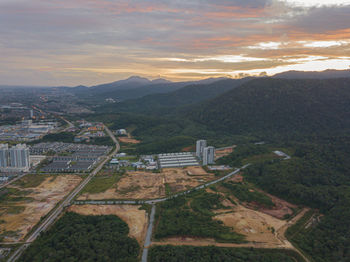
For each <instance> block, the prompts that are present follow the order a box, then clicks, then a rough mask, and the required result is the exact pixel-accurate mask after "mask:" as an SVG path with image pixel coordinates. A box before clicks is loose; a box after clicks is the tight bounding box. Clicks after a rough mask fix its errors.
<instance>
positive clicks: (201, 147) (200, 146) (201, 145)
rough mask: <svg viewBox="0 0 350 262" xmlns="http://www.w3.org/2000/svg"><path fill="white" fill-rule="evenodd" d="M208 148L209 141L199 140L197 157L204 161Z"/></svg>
mask: <svg viewBox="0 0 350 262" xmlns="http://www.w3.org/2000/svg"><path fill="white" fill-rule="evenodd" d="M206 146H207V140H198V141H197V143H196V156H197V157H198V158H199V159H200V160H202V157H203V151H204V148H205V147H206Z"/></svg>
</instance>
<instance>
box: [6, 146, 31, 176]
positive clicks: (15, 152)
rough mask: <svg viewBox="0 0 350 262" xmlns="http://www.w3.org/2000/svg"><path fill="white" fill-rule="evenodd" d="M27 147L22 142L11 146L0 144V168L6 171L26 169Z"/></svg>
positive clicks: (27, 164)
mask: <svg viewBox="0 0 350 262" xmlns="http://www.w3.org/2000/svg"><path fill="white" fill-rule="evenodd" d="M29 167H30V163H29V148H28V147H27V146H26V145H24V144H18V145H16V146H13V147H11V148H9V147H8V145H7V144H2V145H0V170H1V171H3V172H6V171H10V172H11V171H13V172H15V171H28V170H29Z"/></svg>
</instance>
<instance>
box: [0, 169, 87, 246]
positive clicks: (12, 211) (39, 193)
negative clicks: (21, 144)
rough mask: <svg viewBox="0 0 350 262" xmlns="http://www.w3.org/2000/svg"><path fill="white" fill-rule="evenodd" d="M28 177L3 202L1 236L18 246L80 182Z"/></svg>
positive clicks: (70, 178)
mask: <svg viewBox="0 0 350 262" xmlns="http://www.w3.org/2000/svg"><path fill="white" fill-rule="evenodd" d="M30 178H31V176H30V175H28V176H26V177H24V178H23V180H22V179H21V180H19V181H18V182H16V183H15V184H14V185H11V186H8V187H7V188H6V189H5V190H6V191H4V192H5V194H4V195H3V197H2V199H1V202H0V220H1V222H2V223H1V224H0V234H1V237H2V240H3V241H4V242H16V241H21V240H23V239H24V237H25V235H26V234H27V233H28V232H29V231H30V230H31V229H32V228H33V226H35V225H36V224H37V223H38V222H39V220H40V218H41V217H42V216H44V215H46V214H47V213H48V212H49V211H50V210H51V209H52V208H53V207H54V206H55V205H56V204H57V203H58V202H59V201H60V200H62V199H63V198H64V197H65V196H66V195H67V194H68V193H69V192H70V191H71V190H73V189H74V188H75V187H76V186H77V185H78V184H79V183H80V181H81V178H80V177H79V176H76V175H52V176H48V175H33V177H32V178H33V180H32V181H31V180H30Z"/></svg>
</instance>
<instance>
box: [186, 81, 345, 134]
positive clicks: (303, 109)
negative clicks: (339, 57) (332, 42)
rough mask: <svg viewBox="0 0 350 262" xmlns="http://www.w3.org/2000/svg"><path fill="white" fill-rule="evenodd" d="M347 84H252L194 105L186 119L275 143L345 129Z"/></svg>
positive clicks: (321, 82)
mask: <svg viewBox="0 0 350 262" xmlns="http://www.w3.org/2000/svg"><path fill="white" fill-rule="evenodd" d="M349 84H350V79H322V80H319V79H308V80H287V79H271V78H264V79H261V78H260V79H255V80H252V81H249V82H247V83H245V84H243V85H241V86H239V87H237V88H235V89H233V90H231V91H229V92H227V93H225V94H223V95H221V96H219V97H217V98H215V99H212V100H209V101H208V102H205V103H202V104H199V105H195V106H194V107H192V109H191V110H190V112H188V111H187V112H186V113H185V114H184V115H186V117H187V118H190V119H192V120H193V121H196V122H198V123H200V124H203V125H206V126H208V127H211V130H216V131H218V132H223V131H224V132H228V133H230V134H235V135H248V134H252V135H256V136H258V137H260V138H264V140H266V139H267V140H268V141H271V140H272V139H273V140H275V141H278V140H280V139H290V138H291V137H297V136H298V137H299V136H304V135H305V134H307V135H309V134H327V135H328V134H336V133H338V132H339V131H342V132H344V131H346V130H349V129H350V107H349V100H350V90H349V88H348V87H349Z"/></svg>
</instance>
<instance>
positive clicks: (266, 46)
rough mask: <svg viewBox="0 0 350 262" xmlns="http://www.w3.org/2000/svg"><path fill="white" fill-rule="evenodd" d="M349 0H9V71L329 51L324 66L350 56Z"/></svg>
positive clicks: (83, 78) (3, 43) (190, 73)
mask: <svg viewBox="0 0 350 262" xmlns="http://www.w3.org/2000/svg"><path fill="white" fill-rule="evenodd" d="M312 1H313V0H312ZM342 1H343V0H342ZM344 1H345V0H344ZM344 1H343V2H342V5H334V4H333V5H331V4H330V1H328V2H327V3H326V2H322V1H318V3H321V4H320V5H316V4H312V5H308V6H305V5H302V4H300V3H295V2H291V1H278V0H247V1H238V0H218V1H211V0H210V1H209V0H193V1H185V0H176V1H165V0H149V1H141V0H137V1H135V0H131V1H126V0H74V1H71V0H50V1H47V0H16V1H14V0H2V1H0V35H1V38H0V56H1V60H0V79H3V80H2V81H6V84H26V83H31V84H50V83H52V82H54V83H56V82H57V81H61V83H60V85H63V84H67V85H76V84H86V85H90V84H96V83H99V82H106V81H109V80H111V81H114V80H116V79H118V78H121V77H126V76H128V74H140V75H143V76H156V75H159V74H162V75H163V76H165V77H169V78H171V79H173V80H180V79H182V78H183V79H188V78H189V77H195V76H196V77H199V75H200V76H207V75H217V76H219V75H227V74H231V75H237V74H244V73H249V74H255V73H261V72H267V73H271V72H274V71H273V70H275V71H276V70H281V69H282V68H283V69H288V68H293V69H295V68H302V69H305V68H306V67H305V66H304V64H308V65H310V61H311V60H312V61H314V60H315V59H316V58H315V57H319V56H321V57H325V59H322V60H317V65H318V66H319V68H323V66H320V64H322V65H325V66H329V67H332V68H333V67H337V68H338V66H336V65H335V61H338V62H339V63H338V64H339V65H341V67H342V68H343V67H345V66H346V63H347V58H345V57H349V56H350V42H349V41H350V26H349V25H350V16H349V15H348V14H349V13H350V4H349V5H346V3H344ZM334 3H338V4H339V3H340V2H334ZM293 59H294V60H293ZM298 59H299V60H298ZM302 59H304V60H303V61H302ZM307 59H309V60H307ZM310 59H311V60H310ZM327 60H329V61H333V62H332V63H331V62H329V61H328V62H327ZM315 61H316V60H315ZM315 63H316V62H315ZM288 66H289V67H288ZM184 71H186V72H184ZM200 72H202V73H200ZM4 84H5V82H4Z"/></svg>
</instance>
